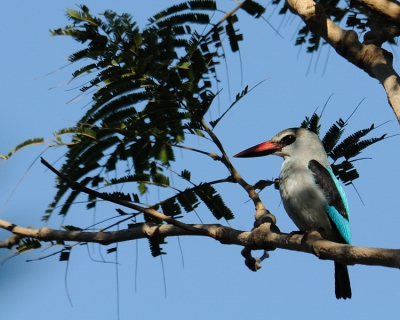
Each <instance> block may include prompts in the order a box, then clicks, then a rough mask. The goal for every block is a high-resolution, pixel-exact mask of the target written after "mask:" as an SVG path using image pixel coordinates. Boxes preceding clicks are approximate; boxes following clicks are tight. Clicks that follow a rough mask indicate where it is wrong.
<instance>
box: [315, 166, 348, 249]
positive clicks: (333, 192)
mask: <svg viewBox="0 0 400 320" xmlns="http://www.w3.org/2000/svg"><path fill="white" fill-rule="evenodd" d="M308 168H309V169H310V170H311V171H312V173H313V174H314V178H315V182H316V183H317V184H318V185H319V187H320V188H321V189H322V191H323V193H324V195H325V198H326V199H327V204H326V207H325V210H326V212H327V214H328V215H329V218H330V219H331V220H332V222H333V223H334V224H335V226H336V228H337V229H338V231H339V234H340V235H341V236H342V238H343V240H344V241H345V242H346V243H349V244H350V242H351V233H350V216H349V207H348V204H347V198H346V194H345V193H344V190H343V188H342V186H341V185H340V183H339V181H338V180H337V179H336V177H335V175H334V174H333V171H332V168H331V167H329V166H327V167H324V166H323V165H321V164H320V163H319V162H318V161H316V160H311V161H310V162H309V163H308Z"/></svg>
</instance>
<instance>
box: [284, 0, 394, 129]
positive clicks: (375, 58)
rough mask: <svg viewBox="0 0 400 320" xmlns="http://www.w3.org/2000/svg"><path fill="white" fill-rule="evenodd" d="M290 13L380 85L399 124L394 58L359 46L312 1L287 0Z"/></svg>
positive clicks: (370, 46) (351, 33)
mask: <svg viewBox="0 0 400 320" xmlns="http://www.w3.org/2000/svg"><path fill="white" fill-rule="evenodd" d="M286 3H287V5H288V7H289V9H290V10H291V11H292V12H293V13H294V14H296V15H298V16H300V18H301V19H303V21H304V22H305V23H306V24H307V25H308V26H309V28H310V30H311V31H312V32H314V33H316V34H318V35H320V36H321V37H322V38H323V39H324V40H325V41H327V42H328V43H329V44H330V45H331V46H332V47H333V48H334V49H335V50H336V52H337V53H338V54H339V55H341V56H342V57H343V58H345V59H346V60H348V61H349V62H351V63H352V64H354V65H355V66H357V67H359V68H361V69H362V70H364V71H365V72H366V73H368V74H369V75H370V76H371V77H373V78H375V79H377V80H379V81H380V83H381V84H382V85H383V87H384V88H385V91H386V95H387V97H388V101H389V104H390V106H391V107H392V109H393V111H394V113H395V115H396V118H397V120H398V121H399V122H400V78H399V75H398V74H397V73H396V71H395V70H394V69H393V64H392V63H393V55H392V54H391V53H390V52H388V51H386V50H384V49H382V48H380V47H379V46H377V45H376V44H374V43H373V42H371V41H365V42H364V43H361V42H360V41H359V40H358V36H357V33H356V32H354V31H353V30H348V31H345V30H343V29H342V28H340V27H339V26H338V25H336V24H335V23H334V22H333V21H332V20H331V19H329V17H328V16H327V15H326V13H325V11H324V8H323V7H322V5H321V4H319V3H315V2H314V1H313V0H286Z"/></svg>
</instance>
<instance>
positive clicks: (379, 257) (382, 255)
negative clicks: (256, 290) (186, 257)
mask: <svg viewBox="0 0 400 320" xmlns="http://www.w3.org/2000/svg"><path fill="white" fill-rule="evenodd" d="M188 226H190V228H184V229H182V228H180V227H178V226H175V225H171V224H160V225H158V224H154V223H145V224H143V225H141V226H138V227H135V228H129V229H124V230H120V231H110V232H84V231H61V230H53V229H50V228H47V227H43V228H41V229H34V228H32V227H29V228H23V227H20V226H16V225H14V224H12V223H10V222H8V221H5V220H0V228H3V229H6V230H8V231H10V232H12V233H13V234H14V235H12V236H11V237H10V238H9V239H13V241H10V240H9V239H7V240H6V241H3V242H0V248H10V243H11V244H12V245H16V244H17V243H18V241H15V239H16V238H17V239H20V238H26V237H27V238H33V239H37V240H40V241H44V242H46V241H75V242H93V243H99V244H102V245H109V244H112V243H117V242H123V241H130V240H135V239H143V238H149V239H151V238H154V239H156V238H160V237H161V238H165V237H175V236H203V237H211V238H213V239H215V240H217V241H219V242H220V243H221V244H224V245H238V246H242V247H245V248H246V249H248V250H266V251H271V250H274V249H275V248H280V249H285V250H293V251H300V252H305V253H311V254H314V255H316V256H317V257H318V258H320V259H323V260H334V261H339V262H341V263H343V264H348V265H353V264H363V265H377V266H384V267H391V268H400V250H398V249H379V248H366V247H355V246H350V245H346V244H339V243H335V242H331V241H328V240H325V239H323V238H322V237H321V235H320V234H319V233H318V232H315V231H314V232H311V233H309V234H307V235H306V236H304V235H300V234H293V235H290V234H286V233H281V232H280V231H279V229H278V228H277V227H276V226H275V225H274V224H272V223H263V224H261V225H260V226H259V227H257V228H255V229H253V230H252V231H241V230H235V229H232V228H230V227H225V226H222V225H219V224H195V225H188ZM199 229H201V230H203V231H202V232H200V233H199V232H193V231H190V230H199ZM17 253H18V252H17ZM244 256H245V254H244ZM247 258H249V257H246V260H248V259H247ZM255 262H256V261H255ZM257 262H259V261H257ZM246 264H247V262H246ZM249 268H250V269H252V270H254V271H256V270H257V269H259V268H260V266H259V267H255V268H253V267H251V266H249Z"/></svg>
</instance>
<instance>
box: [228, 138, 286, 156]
mask: <svg viewBox="0 0 400 320" xmlns="http://www.w3.org/2000/svg"><path fill="white" fill-rule="evenodd" d="M280 149H282V146H281V145H279V144H277V143H275V142H272V141H266V142H263V143H260V144H258V145H256V146H254V147H251V148H248V149H246V150H244V151H242V152H239V153H238V154H235V155H234V157H235V158H253V157H262V156H267V155H269V154H272V153H274V152H275V151H276V150H280Z"/></svg>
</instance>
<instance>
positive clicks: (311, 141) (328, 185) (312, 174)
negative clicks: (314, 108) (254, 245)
mask: <svg viewBox="0 0 400 320" xmlns="http://www.w3.org/2000/svg"><path fill="white" fill-rule="evenodd" d="M270 154H273V155H277V156H280V157H282V158H283V159H284V161H283V164H282V168H281V172H280V181H279V190H280V194H281V198H282V202H283V206H284V207H285V210H286V212H287V213H288V215H289V217H290V218H291V219H292V220H293V222H294V223H295V225H296V226H297V227H298V228H299V229H300V231H302V232H309V231H313V230H317V231H319V232H320V233H321V235H322V236H323V237H324V238H326V239H328V240H331V241H334V242H338V243H347V244H350V240H351V236H350V222H349V208H348V204H347V199H346V195H345V193H344V190H343V189H342V187H341V185H340V184H339V181H338V180H337V179H336V177H335V175H334V173H333V171H332V168H331V166H330V165H329V162H328V157H327V155H326V152H325V149H324V147H323V145H322V142H321V140H320V139H319V137H318V136H317V135H316V134H315V133H313V132H311V131H309V130H307V129H304V128H290V129H286V130H283V131H282V132H279V133H278V134H277V135H276V136H274V137H273V138H272V139H271V140H269V141H266V142H263V143H261V144H258V145H256V146H254V147H251V148H249V149H246V150H244V151H242V152H240V153H238V154H237V155H235V157H239V158H247V157H260V156H266V155H270ZM335 294H336V298H337V299H341V298H343V299H347V298H349V299H350V298H351V287H350V278H349V273H348V270H347V266H346V265H344V264H342V263H340V262H337V261H335Z"/></svg>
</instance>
